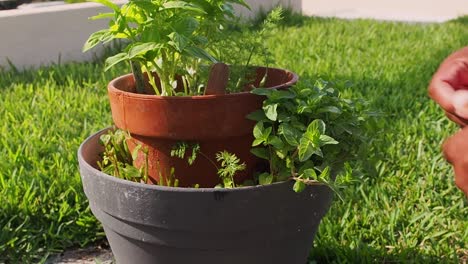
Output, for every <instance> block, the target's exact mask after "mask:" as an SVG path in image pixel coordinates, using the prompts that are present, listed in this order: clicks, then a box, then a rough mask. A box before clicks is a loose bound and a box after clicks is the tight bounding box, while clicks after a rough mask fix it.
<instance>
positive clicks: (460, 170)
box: [453, 160, 468, 196]
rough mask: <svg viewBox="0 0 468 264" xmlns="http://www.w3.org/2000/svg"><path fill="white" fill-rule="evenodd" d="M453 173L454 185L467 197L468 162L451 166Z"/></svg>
mask: <svg viewBox="0 0 468 264" xmlns="http://www.w3.org/2000/svg"><path fill="white" fill-rule="evenodd" d="M453 168H454V172H455V185H457V187H458V188H459V189H460V190H462V191H463V192H464V193H465V195H466V196H468V160H466V161H462V162H461V163H460V164H458V163H457V164H455V165H454V166H453Z"/></svg>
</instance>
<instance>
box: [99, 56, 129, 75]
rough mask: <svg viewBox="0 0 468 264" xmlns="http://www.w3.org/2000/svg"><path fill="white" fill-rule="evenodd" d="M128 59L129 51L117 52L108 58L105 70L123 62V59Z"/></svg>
mask: <svg viewBox="0 0 468 264" xmlns="http://www.w3.org/2000/svg"><path fill="white" fill-rule="evenodd" d="M126 60H128V55H127V53H123V52H122V53H119V54H116V55H114V56H112V57H109V58H107V60H106V63H105V68H104V70H105V71H107V70H109V69H110V68H111V67H112V66H114V65H116V64H118V63H120V62H122V61H126Z"/></svg>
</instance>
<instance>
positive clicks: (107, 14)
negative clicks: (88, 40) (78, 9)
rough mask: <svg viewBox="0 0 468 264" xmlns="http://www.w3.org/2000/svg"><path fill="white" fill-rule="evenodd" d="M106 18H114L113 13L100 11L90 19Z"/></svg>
mask: <svg viewBox="0 0 468 264" xmlns="http://www.w3.org/2000/svg"><path fill="white" fill-rule="evenodd" d="M106 18H114V13H100V14H98V15H95V16H92V17H90V18H89V19H90V20H98V19H106Z"/></svg>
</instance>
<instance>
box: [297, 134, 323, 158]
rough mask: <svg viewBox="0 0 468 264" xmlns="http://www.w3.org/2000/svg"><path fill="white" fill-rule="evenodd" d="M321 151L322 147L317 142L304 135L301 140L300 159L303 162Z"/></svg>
mask: <svg viewBox="0 0 468 264" xmlns="http://www.w3.org/2000/svg"><path fill="white" fill-rule="evenodd" d="M318 152H319V153H321V151H320V148H319V147H318V146H317V144H315V143H314V142H313V141H312V140H310V138H308V137H307V136H304V137H302V138H301V140H300V141H299V153H298V154H299V161H301V162H303V161H306V160H308V159H310V157H311V156H312V155H313V154H317V153H318Z"/></svg>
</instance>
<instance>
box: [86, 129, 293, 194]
mask: <svg viewBox="0 0 468 264" xmlns="http://www.w3.org/2000/svg"><path fill="white" fill-rule="evenodd" d="M111 129H114V127H107V128H104V129H102V130H100V131H98V132H96V133H94V134H92V135H90V136H89V137H88V138H86V139H85V140H84V141H83V142H82V143H81V145H80V148H79V149H78V159H79V161H80V164H81V166H83V167H85V168H86V169H87V170H90V171H94V173H96V174H97V175H98V177H104V178H106V180H110V181H113V182H117V183H119V184H125V185H129V186H134V187H138V188H142V189H148V190H159V191H164V192H192V193H193V192H198V193H206V192H223V193H227V192H246V191H253V190H260V189H265V188H273V187H274V186H276V185H283V184H291V186H292V180H287V181H282V182H275V183H272V184H267V185H255V186H243V187H236V188H214V187H213V188H194V187H167V186H161V185H153V184H146V183H138V182H132V181H128V180H124V179H120V178H117V177H115V176H111V175H108V174H106V173H104V172H102V171H100V170H98V169H96V168H95V167H94V166H92V165H91V164H89V162H88V161H87V160H85V158H84V157H85V155H84V148H86V147H87V145H93V141H97V140H98V139H99V137H100V136H101V135H102V134H104V133H105V132H107V131H108V130H111ZM292 191H293V190H292V189H291V192H292Z"/></svg>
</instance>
